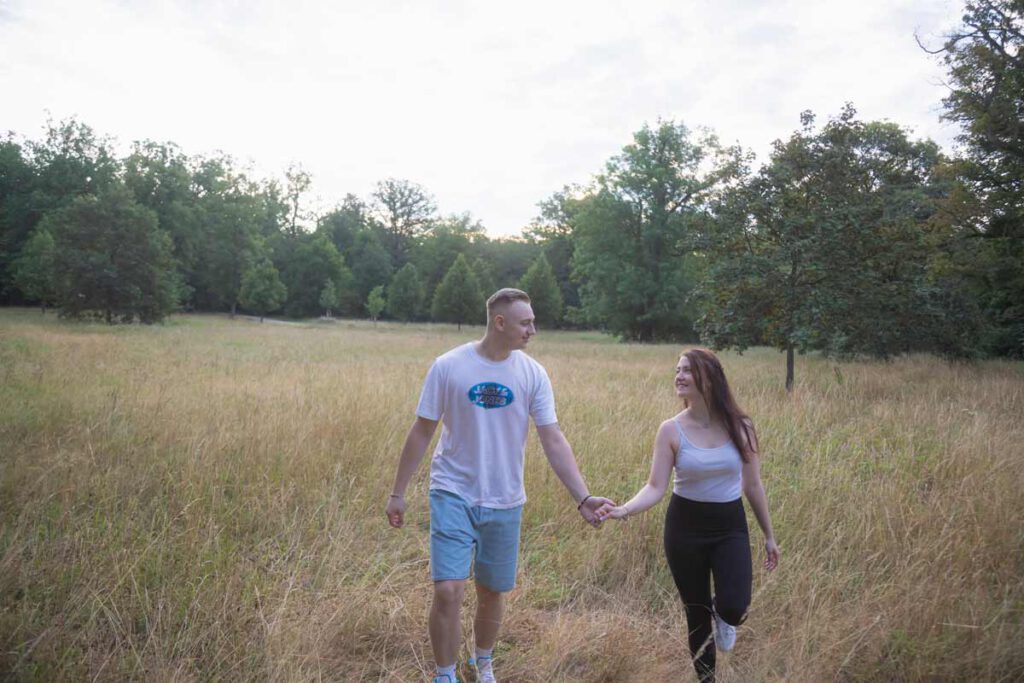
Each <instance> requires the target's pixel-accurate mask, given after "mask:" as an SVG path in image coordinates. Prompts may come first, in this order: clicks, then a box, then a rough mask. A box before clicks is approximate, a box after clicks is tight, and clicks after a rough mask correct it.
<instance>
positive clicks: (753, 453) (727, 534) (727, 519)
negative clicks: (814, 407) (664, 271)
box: [598, 349, 779, 681]
mask: <svg viewBox="0 0 1024 683" xmlns="http://www.w3.org/2000/svg"><path fill="white" fill-rule="evenodd" d="M675 386H676V395H677V396H679V397H680V398H681V399H683V411H682V412H681V413H679V414H678V415H676V416H675V417H673V418H672V419H670V420H666V421H665V422H662V423H661V427H660V428H659V429H658V436H657V438H656V439H655V443H654V461H653V463H652V464H651V474H650V477H649V478H648V479H647V484H646V485H645V486H644V487H643V488H642V489H640V491H639V492H638V493H637V494H636V495H635V496H634V497H633V498H632V499H631V500H629V501H628V502H626V503H625V504H623V505H619V506H613V505H611V504H609V503H606V504H605V505H604V506H602V507H601V508H600V509H599V510H598V517H599V518H600V519H601V520H604V519H626V518H627V517H629V516H630V515H634V514H637V513H639V512H643V511H644V510H646V509H647V508H649V507H651V506H653V505H654V504H655V503H657V502H658V501H659V500H661V497H662V496H663V495H664V494H665V489H667V488H668V480H669V474H670V472H671V471H672V470H673V469H675V484H674V487H673V495H672V500H671V502H670V503H669V506H668V512H667V513H666V515H665V555H666V557H667V559H668V566H669V569H670V570H671V571H672V577H673V579H674V580H675V583H676V588H677V589H678V590H679V595H680V597H681V598H682V600H683V607H684V609H685V610H686V622H687V624H688V626H689V631H690V633H689V641H690V654H691V655H692V656H693V664H694V667H695V668H696V670H697V676H698V678H699V679H700V680H701V681H713V680H714V678H715V651H716V649H718V650H723V651H728V650H731V649H732V647H733V644H734V643H735V642H736V626H738V625H739V624H740V623H742V622H743V620H744V619H745V618H746V614H747V608H748V607H749V606H750V594H751V581H752V578H751V574H752V572H751V564H750V563H751V560H750V537H749V535H748V533H747V520H746V515H745V514H744V512H743V502H742V499H741V497H740V493H741V492H742V493H743V495H745V496H746V497H747V501H748V502H749V503H750V505H751V507H752V508H753V509H754V515H755V516H756V517H757V523H758V524H759V525H760V527H761V531H762V532H764V539H765V540H764V548H765V553H766V557H765V560H764V566H765V569H767V570H768V571H772V570H773V569H775V567H776V566H777V565H778V562H779V546H778V545H777V544H776V543H775V535H774V533H773V532H772V522H771V517H770V516H769V515H768V499H767V497H766V496H765V492H764V486H762V485H761V467H760V464H759V459H760V454H759V453H758V447H757V435H756V434H755V432H754V423H753V422H752V421H751V420H750V418H749V417H747V415H746V414H744V413H743V411H741V410H740V408H739V406H737V405H736V401H735V399H734V398H733V396H732V392H731V391H730V390H729V383H728V382H727V381H726V379H725V372H724V371H723V370H722V364H721V362H719V360H718V358H717V357H716V356H715V354H713V353H712V352H710V351H708V350H706V349H693V350H691V351H686V352H685V353H683V355H682V357H681V358H680V359H679V365H678V366H677V367H676V378H675ZM712 579H713V580H714V589H715V590H714V596H712V593H711V581H712ZM712 622H714V644H711V643H710V642H709V639H710V638H711V633H712Z"/></svg>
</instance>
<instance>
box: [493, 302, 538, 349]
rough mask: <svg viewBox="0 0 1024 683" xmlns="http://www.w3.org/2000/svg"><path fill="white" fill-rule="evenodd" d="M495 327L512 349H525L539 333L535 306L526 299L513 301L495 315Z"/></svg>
mask: <svg viewBox="0 0 1024 683" xmlns="http://www.w3.org/2000/svg"><path fill="white" fill-rule="evenodd" d="M494 323H495V329H496V330H497V331H498V333H499V334H500V335H501V337H502V339H504V340H505V342H506V343H507V344H508V346H509V348H511V349H524V348H526V345H527V344H529V343H530V337H532V336H533V335H535V334H537V328H536V327H535V326H534V317H533V307H532V306H530V304H528V303H526V302H525V301H513V302H512V303H510V304H509V305H508V306H506V307H505V310H503V311H499V312H498V314H497V315H496V316H495V320H494Z"/></svg>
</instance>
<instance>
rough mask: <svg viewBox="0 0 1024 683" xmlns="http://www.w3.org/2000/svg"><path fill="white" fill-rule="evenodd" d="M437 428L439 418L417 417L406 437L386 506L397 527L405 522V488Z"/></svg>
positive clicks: (392, 524) (393, 523) (392, 523)
mask: <svg viewBox="0 0 1024 683" xmlns="http://www.w3.org/2000/svg"><path fill="white" fill-rule="evenodd" d="M436 430H437V420H428V419H427V418H425V417H417V418H416V421H415V422H413V423H412V427H410V428H409V433H408V434H407V435H406V437H405V446H403V447H402V457H401V458H400V459H399V460H398V472H397V474H395V485H394V487H393V488H392V489H391V495H390V496H389V497H388V505H387V508H386V512H387V515H388V523H389V524H391V526H393V527H395V528H396V529H398V528H401V526H402V525H403V524H405V489H406V487H407V486H409V480H410V479H412V475H413V474H415V472H416V470H417V469H419V466H420V461H421V460H423V455H424V454H425V453H426V452H427V446H429V445H430V440H431V439H432V438H434V431H436Z"/></svg>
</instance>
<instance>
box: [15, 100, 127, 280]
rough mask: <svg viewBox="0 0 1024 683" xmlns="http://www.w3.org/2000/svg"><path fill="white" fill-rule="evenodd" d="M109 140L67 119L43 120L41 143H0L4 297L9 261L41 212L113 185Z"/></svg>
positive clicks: (114, 161) (114, 175)
mask: <svg viewBox="0 0 1024 683" xmlns="http://www.w3.org/2000/svg"><path fill="white" fill-rule="evenodd" d="M118 170H119V164H118V161H117V159H116V157H115V156H114V153H113V150H112V143H111V141H110V140H109V139H107V138H105V137H103V136H100V135H97V134H96V132H95V131H93V129H92V128H90V127H89V126H87V125H85V124H83V123H80V122H78V121H77V120H75V119H73V118H71V119H66V120H64V121H60V122H54V121H47V124H46V129H45V133H44V136H43V139H42V140H30V141H28V142H26V144H25V145H23V146H22V145H18V144H17V143H15V142H14V140H13V139H12V138H10V137H9V138H8V140H7V141H6V143H5V144H3V145H0V191H3V195H0V231H2V232H0V293H5V294H6V295H10V294H12V293H15V292H16V291H17V289H16V288H13V287H11V284H12V282H11V277H12V274H11V272H10V268H11V265H12V264H11V262H12V260H13V259H14V258H15V257H16V256H17V254H19V253H20V252H21V249H22V247H23V246H24V244H25V241H26V240H27V239H28V237H29V235H30V234H32V231H33V230H34V229H35V227H36V226H37V225H38V224H39V221H40V220H42V218H43V216H45V215H46V214H47V213H49V212H52V211H56V210H57V209H61V208H64V207H66V206H68V205H69V204H70V203H71V202H72V201H74V200H75V199H77V198H78V197H83V196H87V195H96V194H97V193H99V192H101V191H103V190H105V189H106V188H108V187H110V186H111V185H113V184H116V182H117V174H118Z"/></svg>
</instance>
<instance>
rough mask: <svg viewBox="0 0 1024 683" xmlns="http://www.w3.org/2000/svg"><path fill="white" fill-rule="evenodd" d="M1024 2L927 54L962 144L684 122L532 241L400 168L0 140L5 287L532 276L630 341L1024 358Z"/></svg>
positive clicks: (468, 310)
mask: <svg viewBox="0 0 1024 683" xmlns="http://www.w3.org/2000/svg"><path fill="white" fill-rule="evenodd" d="M1022 13H1024V9H1022V6H1021V5H1020V3H1017V2H1010V1H1009V0H1005V1H1003V2H981V1H974V2H968V3H967V5H966V8H965V14H964V24H963V26H961V27H959V28H958V29H957V30H955V31H954V32H952V33H951V34H949V35H948V36H947V37H946V39H945V41H944V43H943V44H942V45H941V46H938V47H937V48H935V49H933V50H932V49H930V48H928V46H924V45H923V46H922V47H924V48H925V49H930V51H932V52H933V53H935V54H936V55H939V57H940V58H941V59H942V60H943V61H944V63H945V64H946V66H947V68H948V73H949V85H950V94H949V96H948V97H947V98H946V99H945V100H944V103H943V104H944V107H945V112H944V114H943V116H944V118H946V119H947V120H950V121H955V122H958V123H959V124H960V125H961V128H962V134H961V135H960V137H959V140H958V142H959V147H958V155H957V156H947V155H944V154H943V153H942V152H941V151H940V149H939V147H938V146H937V145H936V144H934V143H933V142H931V141H928V140H915V139H913V137H912V134H911V133H910V131H908V130H907V129H906V128H904V127H902V126H900V125H898V124H896V123H893V122H889V121H864V120H861V119H860V118H858V115H857V112H856V110H855V109H854V107H853V106H852V105H848V106H846V107H845V108H844V109H843V110H842V111H840V112H838V113H836V114H835V115H834V116H832V117H831V118H829V119H828V120H827V121H825V122H823V123H819V122H818V119H817V118H816V117H815V115H814V114H813V113H812V112H803V113H802V114H801V115H800V125H799V126H798V127H797V129H796V130H795V131H794V132H793V133H792V134H791V135H790V136H789V137H788V138H786V139H781V140H777V141H775V143H774V144H773V146H772V150H771V153H770V155H769V158H768V159H767V160H766V161H765V163H764V164H762V165H761V166H760V167H759V168H756V169H755V168H754V167H753V157H752V155H751V154H750V153H749V152H748V151H746V150H745V149H744V148H742V147H741V146H740V145H738V144H734V145H726V144H723V143H722V142H721V141H720V140H719V139H718V138H717V137H716V136H715V134H714V133H713V132H711V131H709V130H705V129H696V130H695V129H691V128H689V127H687V126H686V125H684V124H682V123H680V122H677V121H671V120H669V121H658V122H656V123H655V124H653V125H646V126H644V127H643V128H642V129H641V130H639V131H637V132H636V133H635V134H634V135H633V139H632V141H631V142H630V143H629V144H627V145H625V146H624V147H623V148H622V150H621V151H620V153H619V154H617V155H615V156H614V157H612V158H611V159H610V160H608V162H607V163H606V164H605V166H604V168H603V169H601V170H600V171H599V172H598V173H596V174H595V176H594V177H593V179H592V181H591V182H589V183H588V184H586V185H580V186H567V187H565V188H563V189H562V190H560V191H557V192H554V193H553V194H552V195H551V196H550V197H548V198H547V199H545V200H543V201H542V202H540V204H539V209H540V211H539V215H538V217H537V218H536V220H535V221H534V222H533V224H532V225H530V226H528V227H527V228H526V229H524V231H523V233H522V235H521V236H520V237H516V238H506V239H491V238H489V237H488V236H487V235H486V233H485V231H484V228H483V226H482V225H481V224H480V223H479V222H478V221H476V220H474V219H473V218H472V216H470V215H469V214H453V215H441V214H439V212H438V211H437V208H436V205H435V202H434V199H433V197H432V196H431V195H430V193H429V192H428V191H427V190H426V189H425V188H424V187H422V186H420V185H417V184H415V183H413V182H410V181H407V180H400V179H393V178H392V179H386V180H382V181H381V182H379V183H378V184H377V186H376V188H375V189H374V191H373V193H372V194H371V196H369V197H366V198H359V197H356V196H353V195H348V196H346V197H345V199H344V200H343V201H342V202H341V203H340V205H338V206H337V207H335V208H334V209H333V210H331V211H329V212H326V213H324V214H322V215H311V213H310V211H309V210H308V208H307V202H306V196H307V194H308V191H309V189H310V186H311V182H312V179H311V178H310V176H309V174H308V173H306V172H304V171H303V170H302V169H301V168H299V167H293V168H290V169H289V170H288V172H287V173H286V174H285V181H284V182H283V183H279V182H276V181H267V180H258V179H253V178H250V177H249V176H248V175H247V174H246V173H244V172H243V171H242V170H240V169H239V168H238V167H237V164H236V163H235V162H234V161H233V160H232V159H231V158H229V157H227V156H224V155H216V156H204V157H190V156H187V155H185V154H184V153H183V152H182V151H181V150H180V149H178V148H177V147H176V146H175V145H173V144H170V143H154V142H140V143H136V144H135V145H133V147H132V151H131V153H130V154H129V155H128V156H126V157H124V158H121V159H118V158H116V157H115V155H114V153H113V152H112V144H111V143H110V141H109V140H106V139H104V138H101V137H99V136H97V135H96V134H95V133H94V132H93V131H92V130H91V129H90V128H89V127H88V126H86V125H84V124H82V123H79V122H76V121H65V122H61V123H59V124H53V123H51V124H50V125H49V127H48V129H47V131H46V135H45V137H44V138H43V139H42V140H38V141H18V140H16V139H15V138H14V136H13V135H8V137H7V139H6V140H5V141H3V142H0V290H2V294H0V295H2V296H3V298H4V301H5V302H7V303H29V302H34V303H38V304H41V305H43V306H47V305H56V306H58V307H59V308H60V310H61V311H62V313H63V314H65V315H70V316H82V315H98V316H100V317H102V318H104V319H106V320H109V321H115V320H135V319H137V320H142V321H145V322H149V321H154V320H159V319H160V318H161V317H163V316H164V315H166V314H167V313H168V312H169V311H171V310H174V309H175V307H184V308H186V309H190V310H224V311H232V312H234V311H235V310H236V309H237V308H239V307H241V308H242V309H244V310H247V311H250V312H254V313H257V314H260V315H264V314H267V313H271V312H277V311H279V312H281V313H282V314H283V315H286V316H294V317H303V316H313V315H335V314H337V315H345V316H367V317H372V318H374V319H376V318H377V317H380V316H384V317H389V318H393V319H396V320H403V321H408V320H439V321H450V322H456V323H460V324H461V323H462V322H479V321H480V318H481V313H480V312H481V310H482V308H483V303H482V302H483V297H484V296H486V294H487V293H489V292H491V291H493V290H494V289H496V288H498V287H501V286H510V285H519V286H521V287H523V288H524V289H526V290H527V291H529V292H530V294H531V296H532V297H533V298H534V301H535V306H534V308H535V310H536V311H537V314H538V318H539V322H541V323H542V324H544V325H549V326H565V325H573V326H586V327H594V328H600V329H605V330H608V331H610V332H612V333H614V334H616V335H618V336H619V337H621V338H623V339H627V340H635V341H662V340H684V341H695V340H697V339H701V340H703V341H704V342H706V343H709V344H712V345H714V346H716V347H718V348H729V347H731V348H737V349H741V350H742V349H743V348H746V347H749V346H751V345H770V346H774V347H776V348H778V349H780V350H783V351H785V352H787V357H788V367H789V372H788V377H789V381H790V382H791V381H792V364H793V356H794V353H795V352H802V351H810V350H818V351H822V352H825V353H829V354H834V355H857V354H867V355H870V356H873V357H880V358H884V357H887V356H890V355H893V354H897V353H904V352H911V351H925V352H933V353H939V354H942V355H946V356H951V357H965V356H979V355H1008V356H1021V355H1022V354H1024V247H1022V245H1024V228H1022V222H1024V221H1022V219H1024V186H1022V185H1024V137H1022V131H1024V114H1022V112H1024V102H1022V98H1024V63H1022V61H1021V57H1020V54H1021V45H1022V43H1024V38H1022V26H1021V24H1022Z"/></svg>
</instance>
